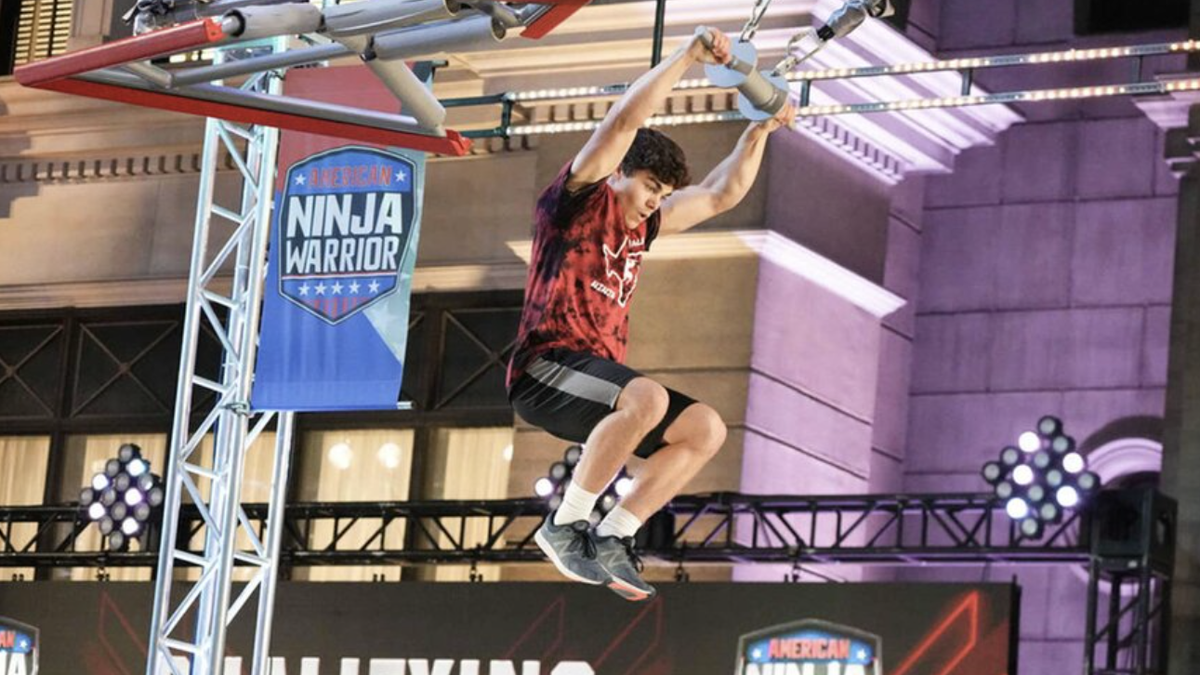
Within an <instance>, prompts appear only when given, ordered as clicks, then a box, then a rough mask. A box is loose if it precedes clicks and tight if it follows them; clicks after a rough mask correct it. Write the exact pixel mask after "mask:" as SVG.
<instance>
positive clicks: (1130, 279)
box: [900, 0, 1182, 675]
mask: <svg viewBox="0 0 1200 675" xmlns="http://www.w3.org/2000/svg"><path fill="white" fill-rule="evenodd" d="M1073 5H1074V2H1073V0H993V1H992V2H987V3H981V2H978V1H977V0H938V1H933V0H915V7H914V10H913V21H914V24H916V25H915V26H914V28H913V31H912V33H913V37H914V39H916V40H918V41H921V40H925V39H929V38H930V37H932V39H935V40H936V44H937V47H938V49H939V54H940V55H941V56H944V57H947V56H959V55H963V54H972V53H983V52H988V53H991V52H997V51H1005V50H1008V49H1010V48H1012V50H1013V51H1031V50H1034V49H1041V48H1045V47H1052V48H1058V47H1063V46H1067V45H1069V46H1078V45H1080V44H1087V45H1104V44H1121V43H1145V42H1151V41H1155V40H1157V39H1161V38H1162V37H1163V35H1162V34H1159V35H1146V34H1141V35H1123V36H1104V37H1101V38H1095V37H1092V38H1087V40H1086V42H1084V41H1079V40H1076V39H1075V38H1074V35H1073V15H1072V14H1073ZM1181 34H1182V33H1179V34H1176V35H1172V36H1171V37H1177V36H1178V35H1181ZM1181 65H1182V64H1181V62H1180V61H1178V60H1174V61H1172V60H1170V59H1167V60H1160V61H1156V62H1153V63H1150V64H1148V67H1149V68H1151V69H1152V70H1154V71H1171V70H1177V69H1179V68H1180V66H1181ZM1127 77H1128V63H1126V62H1120V63H1114V64H1111V65H1107V66H1099V67H1098V66H1096V65H1094V64H1093V65H1090V66H1087V67H1086V68H1085V67H1080V66H1070V67H1065V68H1063V67H1060V68H1058V69H1057V70H1030V69H1014V70H1011V71H1007V72H1003V71H996V72H993V73H988V74H984V75H982V76H981V77H980V78H979V81H980V83H981V84H982V85H983V86H985V87H988V88H989V89H990V90H992V91H1002V90H1015V89H1028V88H1040V87H1042V86H1070V85H1073V84H1076V83H1080V82H1087V83H1097V82H1109V81H1121V80H1124V79H1126V78H1127ZM1097 78H1099V79H1097ZM1021 112H1022V114H1024V115H1025V116H1026V118H1027V120H1028V121H1027V122H1026V123H1025V124H1021V125H1018V126H1015V127H1013V128H1011V129H1010V130H1009V131H1007V132H1006V133H1004V134H1003V135H1001V136H1000V138H999V139H998V142H997V144H996V145H995V146H994V147H989V148H979V149H975V150H971V151H968V152H965V153H963V154H962V155H961V156H959V157H958V158H957V161H956V163H955V168H954V172H953V173H952V174H950V175H947V176H937V177H930V178H928V179H927V180H926V190H925V203H924V213H923V215H922V217H921V219H920V220H921V226H922V227H921V236H920V254H919V260H920V271H919V279H920V285H919V293H918V294H917V303H916V315H915V327H914V333H913V334H914V343H913V347H914V351H913V360H912V373H911V388H910V398H909V417H908V433H907V442H906V447H907V452H906V457H905V466H904V477H903V486H904V488H905V489H907V490H910V491H914V492H926V491H944V490H968V491H975V490H980V489H982V488H983V487H984V484H983V482H982V479H980V478H979V476H978V469H979V467H980V466H981V465H982V463H983V462H985V461H987V460H989V459H993V458H994V457H995V455H996V454H997V452H998V450H999V448H1000V447H1001V446H1002V445H1004V444H1005V443H1007V442H1011V441H1013V440H1015V438H1016V435H1017V434H1018V433H1019V432H1021V431H1023V430H1025V429H1027V428H1029V427H1030V426H1032V424H1033V422H1034V421H1035V420H1036V419H1037V417H1038V416H1040V415H1042V414H1045V413H1052V414H1056V415H1059V416H1061V417H1062V418H1063V420H1064V421H1065V424H1066V426H1067V430H1068V432H1070V433H1071V434H1072V435H1074V436H1075V437H1076V438H1077V439H1079V440H1081V441H1085V440H1086V439H1088V438H1089V436H1093V435H1095V434H1096V433H1097V432H1098V431H1100V430H1101V429H1102V428H1103V427H1105V426H1106V425H1108V424H1109V423H1111V422H1113V421H1115V420H1119V419H1122V418H1126V417H1132V416H1150V417H1153V418H1159V419H1161V417H1162V414H1163V401H1164V385H1165V381H1166V354H1167V330H1168V319H1169V313H1170V300H1171V272H1172V261H1173V254H1174V248H1173V247H1174V230H1175V212H1176V194H1177V183H1176V181H1175V180H1174V179H1173V178H1171V176H1170V175H1169V173H1168V172H1167V169H1166V164H1165V162H1164V161H1163V160H1162V159H1161V158H1162V156H1163V155H1162V153H1163V150H1162V144H1163V139H1162V134H1161V133H1160V132H1159V131H1158V130H1157V128H1156V127H1155V126H1154V125H1153V124H1152V123H1151V122H1150V121H1148V120H1147V119H1146V118H1145V117H1144V116H1143V115H1142V114H1141V113H1140V112H1139V111H1138V110H1137V108H1136V107H1134V106H1133V104H1132V103H1131V102H1130V101H1129V100H1128V99H1114V100H1109V101H1098V102H1069V103H1054V104H1037V105H1033V106H1026V107H1024V108H1022V109H1021ZM1014 574H1016V575H1017V576H1018V577H1019V578H1020V581H1021V583H1022V585H1023V586H1024V588H1025V594H1024V600H1023V607H1022V611H1023V614H1024V619H1023V622H1022V626H1021V635H1022V645H1021V671H1020V672H1021V675H1058V674H1059V673H1066V672H1077V671H1078V669H1079V668H1080V666H1081V661H1082V655H1083V649H1082V632H1083V625H1084V624H1083V619H1084V609H1085V605H1084V597H1085V596H1084V592H1085V586H1084V582H1083V576H1082V575H1081V574H1078V573H1077V572H1076V571H1074V570H1070V569H1064V568H1054V567H1044V568H1043V567H1034V568H1030V567H1023V568H999V567H993V568H990V569H987V570H979V569H974V570H953V569H929V568H925V569H919V570H915V569H907V570H902V571H901V572H900V576H901V577H902V578H909V579H930V580H932V579H937V580H949V579H959V578H962V579H971V580H979V579H980V578H981V577H982V578H990V579H995V580H1006V579H1009V578H1011V577H1012V576H1013V575H1014Z"/></svg>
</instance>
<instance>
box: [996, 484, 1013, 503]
mask: <svg viewBox="0 0 1200 675" xmlns="http://www.w3.org/2000/svg"><path fill="white" fill-rule="evenodd" d="M1014 492H1016V488H1014V487H1013V484H1012V483H1010V482H1009V481H1006V480H1002V481H1000V482H999V483H996V496H997V497H999V498H1000V499H1008V498H1009V497H1011V496H1013V493H1014Z"/></svg>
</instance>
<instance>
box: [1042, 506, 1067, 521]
mask: <svg viewBox="0 0 1200 675" xmlns="http://www.w3.org/2000/svg"><path fill="white" fill-rule="evenodd" d="M1038 511H1039V514H1038V515H1039V516H1040V517H1041V519H1042V520H1043V521H1045V522H1047V523H1054V522H1058V521H1059V520H1061V519H1062V509H1061V508H1060V507H1059V505H1058V504H1055V503H1054V502H1046V503H1045V504H1042V505H1041V506H1040V507H1038Z"/></svg>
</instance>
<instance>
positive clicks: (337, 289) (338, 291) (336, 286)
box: [333, 281, 342, 295]
mask: <svg viewBox="0 0 1200 675" xmlns="http://www.w3.org/2000/svg"><path fill="white" fill-rule="evenodd" d="M333 294H334V295H341V294H342V285H341V284H339V283H338V282H336V281H335V282H333Z"/></svg>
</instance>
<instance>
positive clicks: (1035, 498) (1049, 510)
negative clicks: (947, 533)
mask: <svg viewBox="0 0 1200 675" xmlns="http://www.w3.org/2000/svg"><path fill="white" fill-rule="evenodd" d="M983 478H984V480H986V481H987V482H988V483H989V484H991V486H992V489H993V491H994V492H995V495H996V498H997V499H999V500H1001V501H1002V502H1003V503H1004V510H1005V512H1006V513H1008V516H1009V517H1010V518H1012V519H1013V520H1015V521H1017V526H1018V527H1019V528H1020V530H1021V534H1022V535H1024V536H1026V537H1029V538H1037V537H1040V536H1041V535H1042V532H1043V530H1044V529H1045V527H1046V525H1047V524H1048V523H1058V522H1061V521H1062V519H1063V516H1064V515H1065V513H1066V512H1067V511H1069V510H1071V509H1074V508H1077V507H1079V506H1080V505H1081V504H1083V503H1084V502H1085V501H1086V500H1087V498H1088V497H1090V496H1091V495H1092V493H1094V492H1095V491H1096V490H1097V489H1098V488H1099V486H1100V478H1099V477H1098V476H1097V475H1096V474H1094V473H1092V472H1090V471H1088V470H1087V461H1086V460H1085V459H1084V457H1083V455H1081V454H1080V453H1079V452H1077V451H1076V449H1075V439H1073V438H1071V437H1070V436H1067V435H1066V434H1064V433H1063V428H1062V421H1061V420H1059V419H1058V418H1057V417H1051V416H1046V417H1043V418H1041V419H1040V420H1038V424H1037V431H1026V432H1025V433H1023V434H1021V436H1020V437H1019V438H1018V439H1017V445H1016V447H1014V446H1008V447H1006V448H1004V449H1003V450H1001V451H1000V459H999V461H995V462H988V463H987V464H984V465H983Z"/></svg>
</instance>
